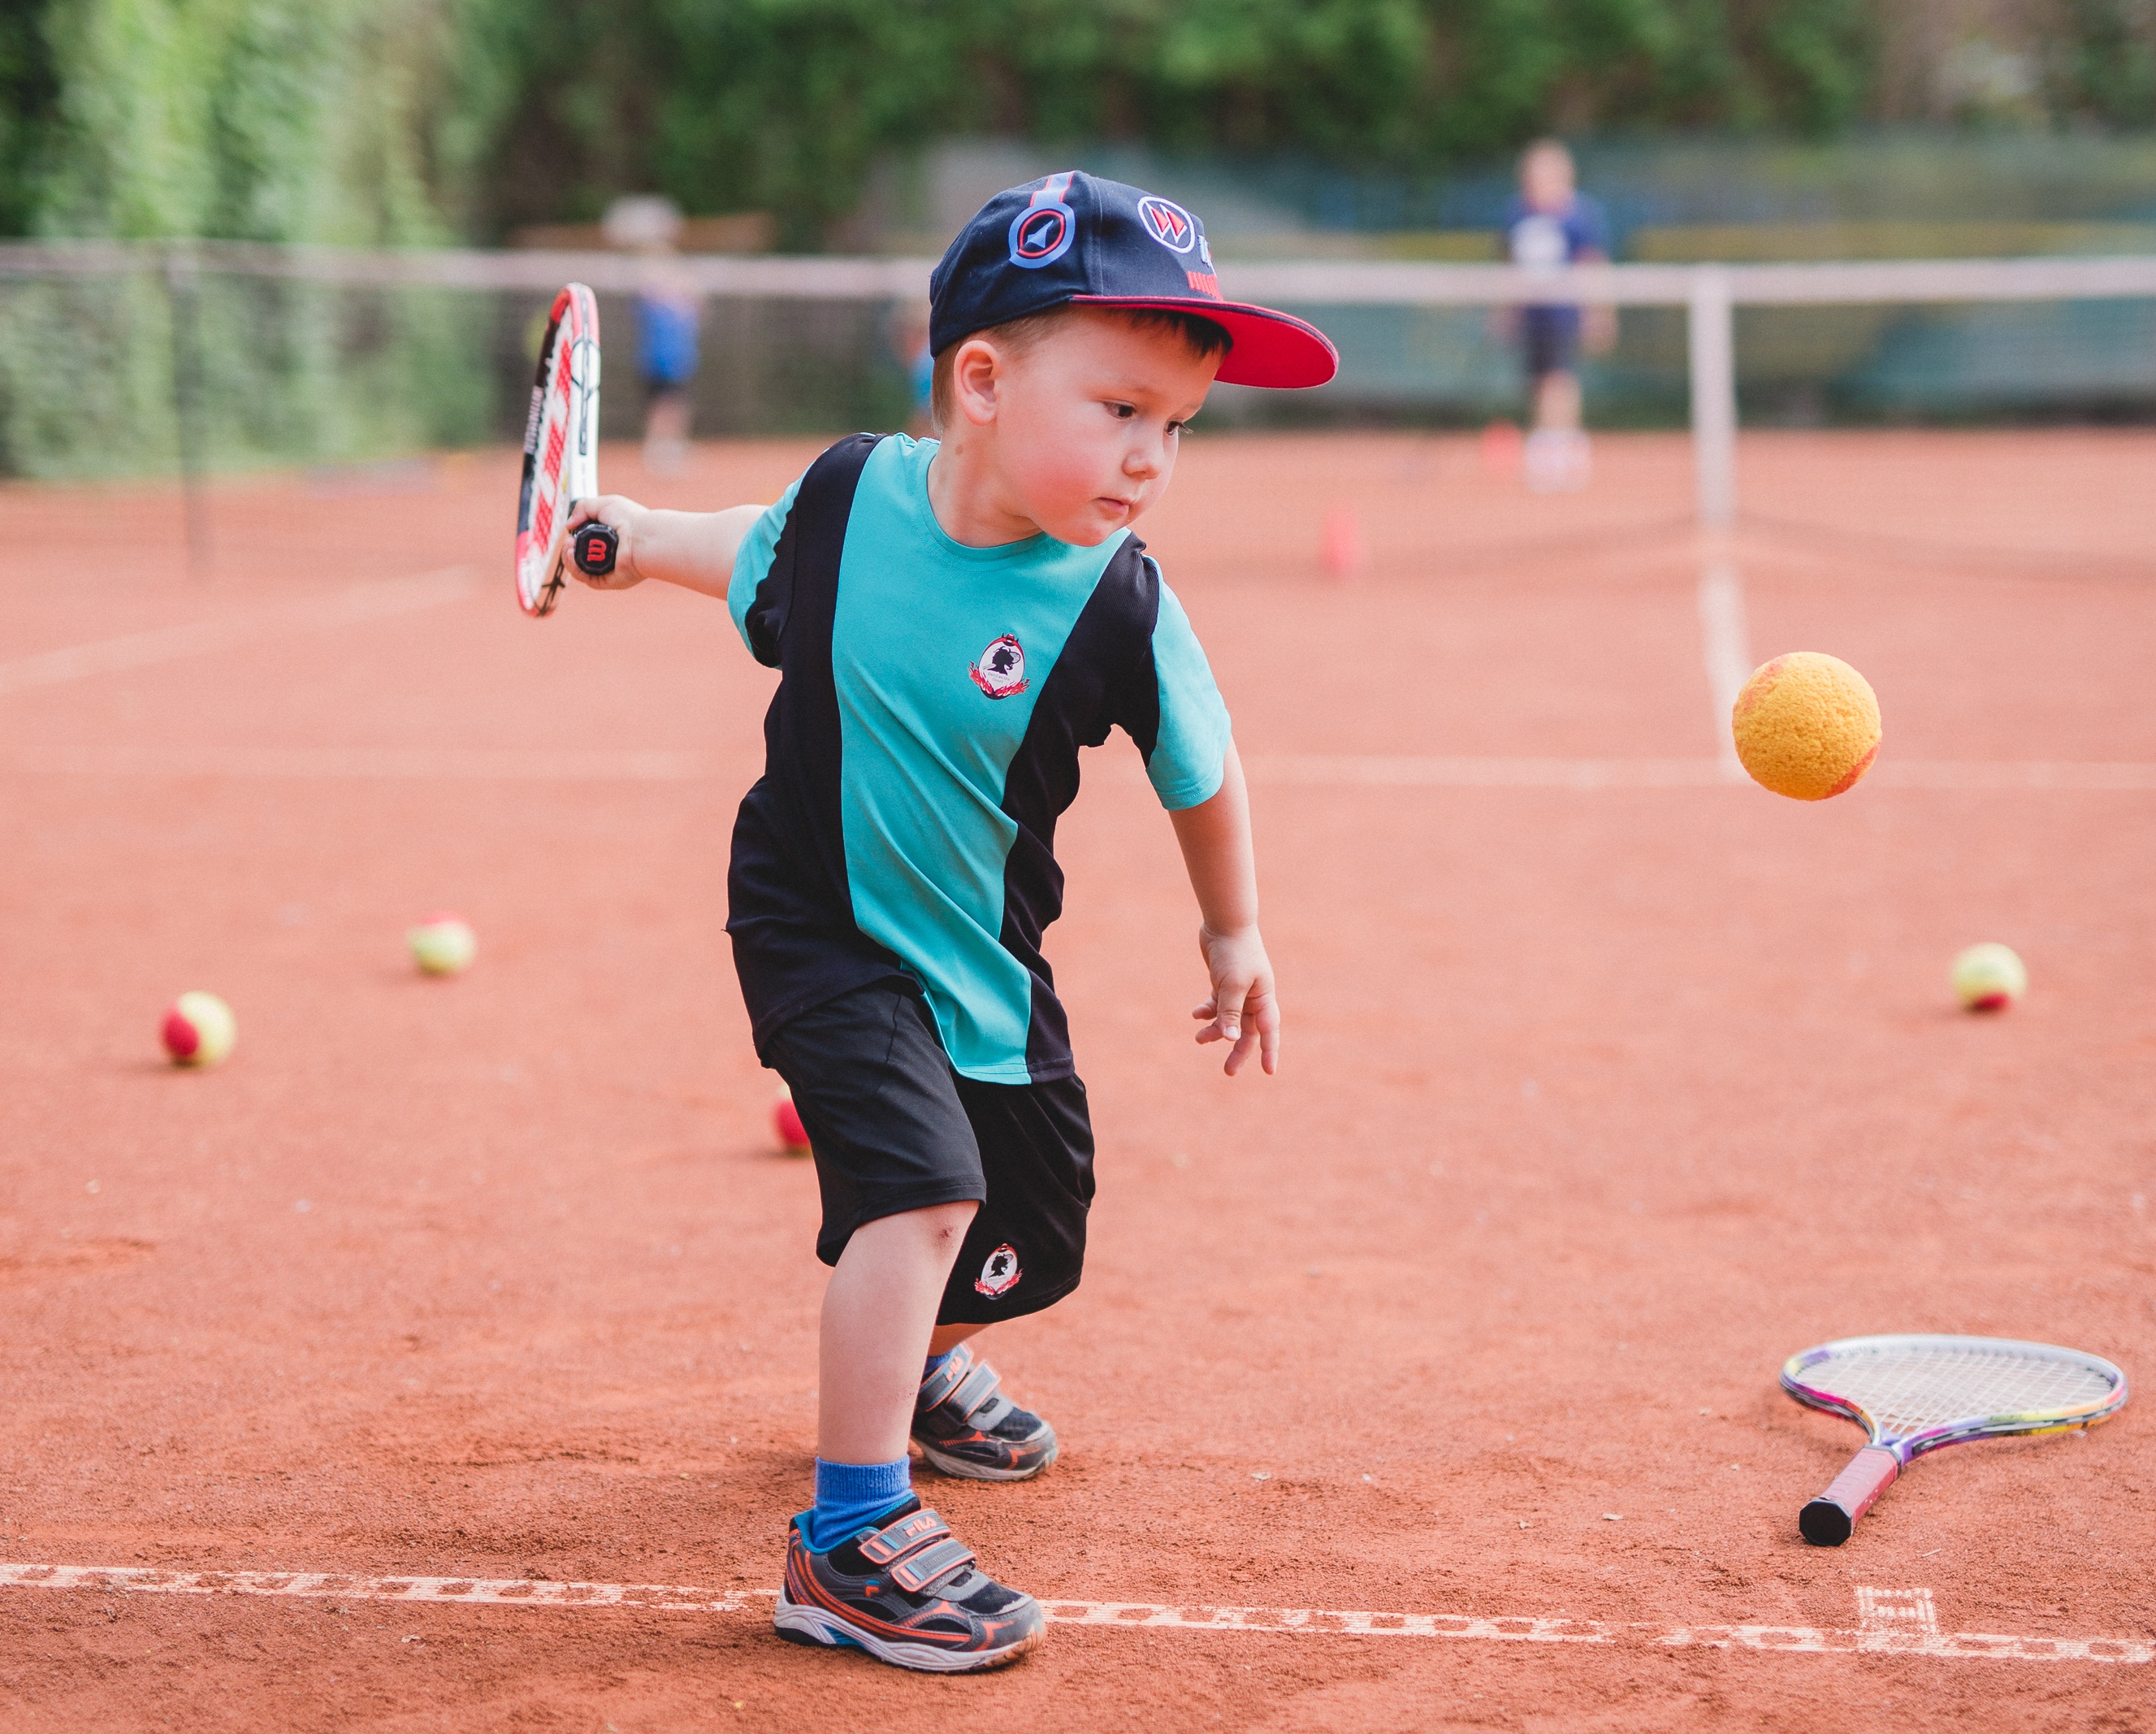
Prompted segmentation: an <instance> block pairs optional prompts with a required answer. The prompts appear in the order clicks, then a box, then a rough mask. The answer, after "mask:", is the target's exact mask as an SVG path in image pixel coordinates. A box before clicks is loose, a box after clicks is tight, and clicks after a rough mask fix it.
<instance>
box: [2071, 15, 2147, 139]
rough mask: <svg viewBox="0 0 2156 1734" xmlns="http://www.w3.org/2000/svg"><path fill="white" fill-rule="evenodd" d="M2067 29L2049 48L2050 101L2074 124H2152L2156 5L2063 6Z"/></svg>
mask: <svg viewBox="0 0 2156 1734" xmlns="http://www.w3.org/2000/svg"><path fill="white" fill-rule="evenodd" d="M2063 10H2064V13H2065V21H2066V25H2067V28H2066V29H2064V30H2061V31H2060V32H2059V33H2058V35H2057V38H2056V41H2055V43H2054V44H2053V54H2052V64H2051V96H2052V100H2053V102H2054V104H2055V105H2056V106H2057V107H2058V108H2059V109H2061V110H2062V111H2064V112H2065V113H2066V114H2068V115H2070V116H2073V117H2074V118H2075V119H2076V120H2082V121H2096V122H2097V123H2099V124H2101V125H2106V126H2150V125H2152V124H2156V3H2152V0H2063Z"/></svg>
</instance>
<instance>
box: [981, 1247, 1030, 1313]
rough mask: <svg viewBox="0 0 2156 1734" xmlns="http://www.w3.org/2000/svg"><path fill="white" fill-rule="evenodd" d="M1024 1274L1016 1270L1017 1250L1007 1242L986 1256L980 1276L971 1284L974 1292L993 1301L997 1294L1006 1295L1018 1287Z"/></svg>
mask: <svg viewBox="0 0 2156 1734" xmlns="http://www.w3.org/2000/svg"><path fill="white" fill-rule="evenodd" d="M1023 1275H1024V1272H1023V1271H1021V1270H1020V1269H1019V1268H1018V1249H1017V1248H1015V1247H1014V1246H1012V1245H1011V1244H1010V1243H1009V1242H1008V1241H1006V1242H1005V1243H1004V1244H1003V1245H1001V1246H999V1247H998V1248H996V1249H995V1251H993V1253H989V1254H988V1262H987V1263H985V1264H983V1265H982V1267H981V1274H980V1276H979V1278H978V1279H977V1280H976V1281H975V1283H974V1284H973V1287H974V1289H975V1290H976V1291H977V1292H978V1293H980V1294H985V1295H987V1296H988V1299H991V1300H993V1299H995V1298H996V1296H998V1294H1008V1293H1009V1291H1010V1290H1011V1289H1014V1288H1016V1287H1017V1286H1018V1279H1019V1277H1021V1276H1023Z"/></svg>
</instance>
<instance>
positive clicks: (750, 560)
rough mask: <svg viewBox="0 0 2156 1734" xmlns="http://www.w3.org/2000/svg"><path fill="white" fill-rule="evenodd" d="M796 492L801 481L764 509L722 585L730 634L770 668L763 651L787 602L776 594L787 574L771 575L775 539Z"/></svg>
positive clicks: (769, 645)
mask: <svg viewBox="0 0 2156 1734" xmlns="http://www.w3.org/2000/svg"><path fill="white" fill-rule="evenodd" d="M800 491H801V480H800V478H799V477H798V476H796V477H795V478H794V481H793V485H792V486H790V487H788V489H787V490H786V491H785V492H784V493H783V494H781V495H780V496H779V497H778V503H777V504H776V505H773V506H770V507H766V508H765V510H764V514H763V516H762V517H760V518H758V519H757V521H756V524H755V527H753V528H752V529H751V530H750V531H749V533H748V534H747V535H746V536H744V537H743V538H742V545H741V548H740V550H739V552H737V553H736V554H735V555H734V570H733V576H732V577H731V578H730V579H727V581H726V612H727V613H729V614H731V615H732V616H733V617H734V630H736V631H737V632H738V633H740V634H741V635H742V643H743V644H745V645H747V646H748V648H749V654H750V655H751V656H754V657H755V658H756V659H757V661H759V662H768V663H769V664H771V665H772V666H774V667H775V666H778V656H777V655H776V654H775V652H774V654H773V655H770V656H767V655H766V654H765V650H766V649H770V648H773V646H775V645H776V641H777V629H778V625H779V624H780V623H781V622H783V620H784V619H785V616H786V604H787V602H788V597H785V596H783V595H781V594H778V591H779V590H780V589H781V588H782V587H783V585H784V584H785V583H786V580H787V579H788V577H789V576H790V574H785V573H779V572H776V571H774V570H773V565H774V562H775V560H776V558H777V555H778V538H780V537H781V536H782V535H783V534H784V533H785V532H786V521H787V519H788V517H791V516H792V515H793V497H794V496H795V495H796V494H798V493H799V492H800ZM760 646H761V647H760Z"/></svg>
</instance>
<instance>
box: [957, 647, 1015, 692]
mask: <svg viewBox="0 0 2156 1734" xmlns="http://www.w3.org/2000/svg"><path fill="white" fill-rule="evenodd" d="M966 672H967V673H968V674H970V675H971V676H973V684H974V685H975V686H977V687H979V688H980V689H981V690H982V691H983V692H985V693H987V694H988V697H991V698H1009V697H1013V696H1014V695H1015V694H1017V693H1019V692H1024V691H1025V646H1024V645H1022V644H1020V643H1019V641H1018V640H1016V639H1015V638H1014V637H1012V636H1011V635H1010V634H1009V633H1008V632H1006V633H1004V635H1003V636H1002V637H1001V638H998V640H996V641H995V642H994V643H993V644H991V645H990V646H988V649H986V650H984V651H982V652H981V660H980V661H978V662H976V663H974V664H973V666H971V667H969V668H968V669H967V671H966Z"/></svg>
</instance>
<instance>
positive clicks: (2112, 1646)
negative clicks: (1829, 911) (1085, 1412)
mask: <svg viewBox="0 0 2156 1734" xmlns="http://www.w3.org/2000/svg"><path fill="white" fill-rule="evenodd" d="M0 1587H4V1588H20V1589H57V1590H90V1591H101V1592H103V1593H107V1594H127V1595H191V1596H210V1595H240V1596H271V1597H293V1598H304V1599H307V1600H314V1601H337V1602H398V1603H435V1604H452V1605H460V1606H467V1607H470V1606H487V1607H511V1608H572V1609H573V1608H640V1609H643V1610H644V1611H646V1612H649V1613H758V1614H760V1613H762V1612H763V1604H767V1603H771V1602H773V1601H774V1600H775V1599H776V1598H777V1597H778V1591H776V1590H770V1589H742V1590H716V1589H697V1588H694V1587H690V1586H688V1585H684V1584H665V1583H586V1582H557V1581H555V1580H553V1579H541V1578H508V1577H504V1578H480V1577H419V1576H416V1575H414V1576H402V1575H399V1576H388V1577H363V1576H359V1575H357V1574H353V1573H347V1572H168V1571H164V1570H161V1569H160V1568H158V1567H154V1566H49V1565H30V1564H6V1563H0ZM1856 1600H1857V1613H1858V1623H1857V1624H1856V1626H1855V1627H1854V1628H1851V1629H1841V1628H1835V1627H1826V1626H1768V1625H1673V1624H1670V1623H1666V1622H1661V1621H1655V1620H1599V1619H1551V1618H1539V1617H1536V1616H1529V1615H1518V1616H1505V1615H1501V1616H1497V1617H1494V1618H1492V1617H1488V1616H1483V1615H1477V1614H1467V1613H1370V1612H1360V1611H1347V1610H1343V1609H1335V1608H1225V1607H1214V1606H1210V1605H1204V1604H1198V1603H1158V1602H1084V1601H1073V1600H1070V1599H1068V1598H1063V1597H1042V1598H1040V1605H1041V1608H1042V1611H1043V1612H1044V1613H1045V1614H1046V1615H1047V1617H1048V1619H1049V1621H1050V1623H1051V1624H1055V1625H1071V1626H1096V1627H1097V1626H1106V1627H1111V1628H1114V1629H1118V1630H1123V1629H1142V1630H1146V1631H1163V1630H1166V1631H1185V1632H1256V1633H1277V1634H1292V1635H1300V1636H1306V1637H1354V1638H1450V1639H1465V1640H1479V1641H1484V1642H1491V1643H1510V1644H1608V1645H1620V1644H1621V1645H1624V1646H1625V1647H1627V1648H1630V1649H1635V1650H1636V1649H1743V1650H1762V1651H1769V1652H1774V1653H1779V1654H1799V1655H1818V1654H1882V1653H1883V1654H1894V1655H1910V1656H1925V1657H1929V1658H1932V1659H1936V1660H1940V1661H2018V1662H2102V1663H2121V1664H2125V1665H2148V1664H2150V1663H2156V1639H2142V1638H2030V1637H2020V1636H2015V1635H2012V1634H2005V1633H1996V1632H1942V1631H1941V1630H1940V1629H1939V1628H1938V1609H1937V1607H1936V1605H1935V1603H1934V1602H1933V1596H1932V1592H1931V1591H1930V1590H1928V1589H1875V1588H1871V1587H1858V1588H1857V1589H1856Z"/></svg>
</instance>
